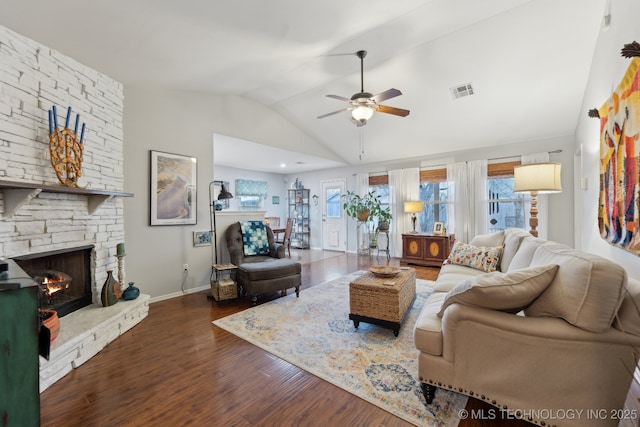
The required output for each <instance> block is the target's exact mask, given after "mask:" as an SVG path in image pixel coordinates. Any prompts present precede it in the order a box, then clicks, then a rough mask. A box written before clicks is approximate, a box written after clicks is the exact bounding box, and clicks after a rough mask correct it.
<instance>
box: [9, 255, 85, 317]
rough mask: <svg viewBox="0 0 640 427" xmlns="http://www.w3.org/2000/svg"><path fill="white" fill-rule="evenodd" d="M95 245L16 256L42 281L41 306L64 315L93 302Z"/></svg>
mask: <svg viewBox="0 0 640 427" xmlns="http://www.w3.org/2000/svg"><path fill="white" fill-rule="evenodd" d="M93 248H94V246H93V245H90V246H82V247H77V248H72V249H63V250H56V251H50V252H44V253H37V254H29V255H24V256H20V257H16V258H14V260H15V261H16V263H17V264H18V265H19V266H20V267H22V269H23V270H24V271H25V272H26V273H27V274H29V276H31V278H32V279H33V280H34V281H35V282H36V283H39V284H40V308H42V309H48V310H56V311H57V312H58V317H62V316H64V315H66V314H69V313H71V312H72V311H75V310H78V309H80V308H82V307H85V306H87V305H89V304H91V302H92V295H91V280H92V275H91V258H92V253H93Z"/></svg>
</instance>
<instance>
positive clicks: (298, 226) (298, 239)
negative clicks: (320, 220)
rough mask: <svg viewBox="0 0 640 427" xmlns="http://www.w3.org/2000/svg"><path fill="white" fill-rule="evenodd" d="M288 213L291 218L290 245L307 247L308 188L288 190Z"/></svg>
mask: <svg viewBox="0 0 640 427" xmlns="http://www.w3.org/2000/svg"><path fill="white" fill-rule="evenodd" d="M288 203H289V209H288V215H289V218H293V229H292V230H291V246H292V247H294V248H298V249H309V237H310V235H311V230H310V224H309V190H308V189H306V188H295V189H290V190H288Z"/></svg>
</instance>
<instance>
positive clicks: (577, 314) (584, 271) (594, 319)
mask: <svg viewBox="0 0 640 427" xmlns="http://www.w3.org/2000/svg"><path fill="white" fill-rule="evenodd" d="M527 240H528V239H525V241H524V242H523V243H522V244H523V245H524V244H525V243H527ZM520 250H522V249H520ZM518 255H519V253H518ZM514 262H515V259H514ZM551 263H554V264H558V265H559V266H560V268H559V269H558V273H557V274H556V277H555V278H554V279H553V281H552V282H551V285H549V287H548V288H547V289H546V290H545V291H544V292H543V293H542V294H541V295H540V296H539V297H538V298H537V299H536V300H535V301H534V302H533V303H532V304H531V305H530V306H529V307H527V308H526V309H525V315H527V316H549V317H560V318H562V319H564V320H566V321H567V322H569V323H571V324H572V325H574V326H577V327H579V328H582V329H585V330H587V331H591V332H604V331H606V330H607V329H609V327H611V324H612V323H613V319H614V317H615V315H616V313H617V312H618V309H619V308H620V304H621V303H622V299H623V298H624V293H625V288H626V285H627V273H626V271H625V270H624V268H622V267H621V266H619V265H618V264H616V263H614V262H612V261H609V260H608V259H605V258H602V257H600V256H597V255H593V254H590V253H586V252H580V251H577V250H575V249H572V248H570V247H568V246H565V245H562V244H560V243H556V242H544V243H542V244H539V245H538V248H537V249H536V250H535V252H534V254H533V258H532V259H531V265H532V266H535V265H545V264H551ZM512 267H513V266H512Z"/></svg>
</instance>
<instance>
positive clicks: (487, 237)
mask: <svg viewBox="0 0 640 427" xmlns="http://www.w3.org/2000/svg"><path fill="white" fill-rule="evenodd" d="M503 243H504V230H500V231H498V232H497V233H493V234H479V235H477V236H476V237H474V238H473V239H471V241H470V242H469V244H470V245H472V246H502V244H503Z"/></svg>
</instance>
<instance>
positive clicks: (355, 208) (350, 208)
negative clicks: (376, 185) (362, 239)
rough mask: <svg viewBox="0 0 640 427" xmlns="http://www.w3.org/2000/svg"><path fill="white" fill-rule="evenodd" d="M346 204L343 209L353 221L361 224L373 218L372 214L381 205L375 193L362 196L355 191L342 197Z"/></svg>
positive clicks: (371, 192)
mask: <svg viewBox="0 0 640 427" xmlns="http://www.w3.org/2000/svg"><path fill="white" fill-rule="evenodd" d="M342 198H343V200H344V202H343V204H342V208H343V209H344V210H345V212H346V213H347V216H350V217H351V218H353V219H356V220H358V221H361V222H368V221H369V219H370V218H371V212H373V211H374V210H375V209H376V206H378V205H379V203H378V201H377V197H376V195H375V194H374V193H373V191H370V192H369V193H367V194H365V195H364V196H360V195H359V194H356V193H354V192H353V191H348V192H347V194H344V195H343V196H342Z"/></svg>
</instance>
